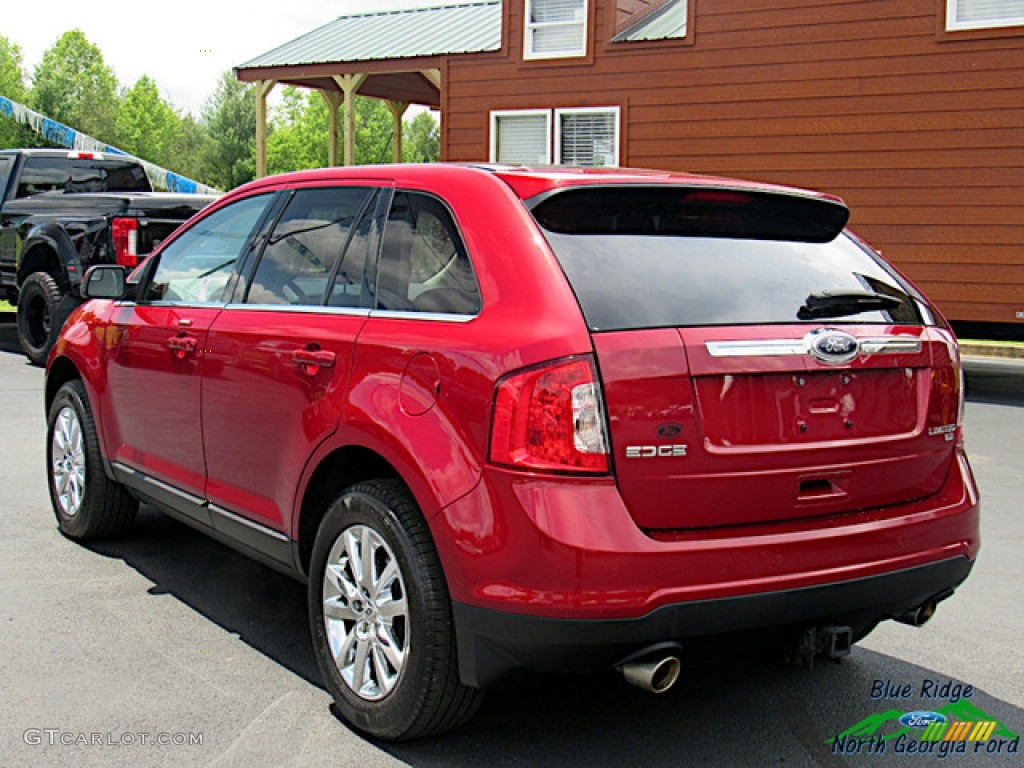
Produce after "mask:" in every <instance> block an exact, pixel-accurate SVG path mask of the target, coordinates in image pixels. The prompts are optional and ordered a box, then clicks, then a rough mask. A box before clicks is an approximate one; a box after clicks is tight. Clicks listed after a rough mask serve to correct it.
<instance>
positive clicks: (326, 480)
mask: <svg viewBox="0 0 1024 768" xmlns="http://www.w3.org/2000/svg"><path fill="white" fill-rule="evenodd" d="M391 477H396V478H399V479H400V476H399V474H398V472H397V471H396V470H395V468H394V467H393V466H391V464H390V463H388V461H387V460H385V459H384V458H383V457H381V456H380V455H379V454H376V453H374V452H373V451H371V450H369V449H367V448H360V447H355V446H350V447H347V448H341V449H339V450H337V451H335V452H334V453H332V454H331V455H330V456H328V457H327V458H326V459H324V460H323V461H322V462H321V463H320V466H319V467H317V468H316V471H315V472H314V473H313V477H312V478H310V481H309V485H308V486H307V487H306V493H305V496H303V499H302V508H301V511H300V513H299V514H300V517H299V556H300V561H301V566H302V571H303V573H308V572H309V561H310V558H311V556H312V554H313V543H314V541H315V540H316V533H317V531H318V530H319V528H320V521H321V520H322V519H323V517H324V514H325V513H326V512H327V508H328V507H329V506H330V505H331V502H333V501H334V500H335V499H337V498H338V496H340V495H341V492H342V491H343V490H345V489H346V488H348V487H349V486H350V485H353V484H354V483H359V482H363V481H365V480H376V479H386V478H391Z"/></svg>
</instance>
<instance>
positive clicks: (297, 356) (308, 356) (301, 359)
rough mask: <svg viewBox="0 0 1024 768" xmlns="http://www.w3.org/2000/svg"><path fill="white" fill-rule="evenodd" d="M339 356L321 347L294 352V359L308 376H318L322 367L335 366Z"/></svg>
mask: <svg viewBox="0 0 1024 768" xmlns="http://www.w3.org/2000/svg"><path fill="white" fill-rule="evenodd" d="M337 360H338V356H337V355H336V354H334V353H333V352H330V351H329V350H326V349H320V348H319V347H314V348H307V349H300V350H297V351H296V352H294V353H292V361H293V362H294V363H295V364H296V365H297V366H298V367H299V370H300V371H302V372H303V373H304V374H306V375H307V376H316V375H317V373H319V372H320V369H322V368H333V367H334V364H335V363H336V362H337Z"/></svg>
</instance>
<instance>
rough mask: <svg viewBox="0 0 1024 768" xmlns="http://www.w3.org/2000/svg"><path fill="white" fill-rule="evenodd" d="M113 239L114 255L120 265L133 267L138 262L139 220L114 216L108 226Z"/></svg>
mask: <svg viewBox="0 0 1024 768" xmlns="http://www.w3.org/2000/svg"><path fill="white" fill-rule="evenodd" d="M110 233H111V236H112V237H113V240H114V257H115V260H116V261H117V263H118V264H120V265H121V266H122V267H135V266H138V263H139V222H138V220H137V219H125V218H116V219H114V221H113V223H112V224H111V227H110Z"/></svg>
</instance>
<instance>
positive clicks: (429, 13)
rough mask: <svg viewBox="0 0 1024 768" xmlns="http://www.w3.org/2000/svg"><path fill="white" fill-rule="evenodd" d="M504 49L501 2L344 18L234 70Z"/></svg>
mask: <svg viewBox="0 0 1024 768" xmlns="http://www.w3.org/2000/svg"><path fill="white" fill-rule="evenodd" d="M499 48H501V0H463V1H462V2H461V3H459V4H458V5H437V6H433V7H430V8H412V9H407V10H397V11H378V12H375V13H358V14H351V15H347V16H340V17H338V18H337V19H335V20H334V21H331V22H328V23H327V24H324V25H323V26H322V27H319V28H317V29H314V30H313V31H312V32H307V33H306V34H304V35H302V36H300V37H297V38H295V39H294V40H292V41H291V42H288V43H285V44H283V45H280V46H278V47H277V48H274V49H273V50H271V51H267V52H266V53H264V54H261V55H260V56H257V57H255V58H254V59H251V60H249V61H247V62H245V63H244V64H240V65H238V66H237V67H236V70H241V69H249V68H264V67H287V66H295V65H301V64H326V63H330V62H342V61H375V60H380V59H406V58H416V57H426V56H439V55H442V54H449V53H479V52H482V51H496V50H498V49H499Z"/></svg>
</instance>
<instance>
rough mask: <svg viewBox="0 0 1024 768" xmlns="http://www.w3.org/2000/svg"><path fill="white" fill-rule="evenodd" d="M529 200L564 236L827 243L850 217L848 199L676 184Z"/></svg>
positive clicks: (584, 190) (582, 190)
mask: <svg viewBox="0 0 1024 768" xmlns="http://www.w3.org/2000/svg"><path fill="white" fill-rule="evenodd" d="M527 205H528V206H529V207H530V209H531V210H532V212H533V215H534V217H535V218H536V219H537V221H538V222H539V223H540V225H541V226H542V227H543V228H544V229H546V230H548V231H550V232H557V233H561V234H570V235H646V236H661V237H717V238H737V239H746V240H792V241H797V242H806V243H827V242H830V241H832V240H834V239H835V238H836V237H837V236H838V235H839V233H840V232H842V231H843V229H844V228H845V227H846V223H847V221H848V220H849V218H850V211H849V209H848V208H847V207H846V204H845V203H843V201H842V200H840V199H839V198H835V197H827V196H824V195H814V194H812V193H800V192H798V191H795V190H794V191H793V192H788V191H785V190H780V191H764V190H757V189H744V188H729V187H711V186H682V185H674V184H658V185H650V186H645V185H625V184H615V185H611V184H609V185H593V186H591V185H587V186H575V187H562V188H560V189H555V190H551V191H550V192H546V193H544V194H541V195H537V196H536V197H533V198H531V199H530V200H528V201H527Z"/></svg>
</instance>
